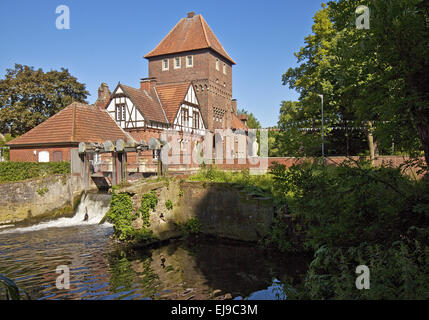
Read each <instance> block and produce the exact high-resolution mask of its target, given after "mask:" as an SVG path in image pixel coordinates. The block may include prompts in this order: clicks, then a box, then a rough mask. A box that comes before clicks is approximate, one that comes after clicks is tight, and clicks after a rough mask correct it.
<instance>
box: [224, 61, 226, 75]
mask: <svg viewBox="0 0 429 320" xmlns="http://www.w3.org/2000/svg"><path fill="white" fill-rule="evenodd" d="M223 74H226V63H224V64H223Z"/></svg>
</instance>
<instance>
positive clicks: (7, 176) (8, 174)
mask: <svg viewBox="0 0 429 320" xmlns="http://www.w3.org/2000/svg"><path fill="white" fill-rule="evenodd" d="M68 173H70V162H67V161H62V162H43V163H40V162H0V183H2V182H14V181H21V180H27V179H32V178H40V177H45V176H49V175H55V174H68Z"/></svg>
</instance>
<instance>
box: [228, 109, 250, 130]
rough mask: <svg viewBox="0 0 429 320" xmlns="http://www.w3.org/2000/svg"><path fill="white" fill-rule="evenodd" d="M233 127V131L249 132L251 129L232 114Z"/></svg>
mask: <svg viewBox="0 0 429 320" xmlns="http://www.w3.org/2000/svg"><path fill="white" fill-rule="evenodd" d="M231 127H232V128H233V129H241V130H244V131H247V130H249V128H248V127H247V126H246V125H245V124H244V123H243V121H241V120H240V119H239V118H238V117H237V116H236V115H235V114H234V113H233V114H232V123H231Z"/></svg>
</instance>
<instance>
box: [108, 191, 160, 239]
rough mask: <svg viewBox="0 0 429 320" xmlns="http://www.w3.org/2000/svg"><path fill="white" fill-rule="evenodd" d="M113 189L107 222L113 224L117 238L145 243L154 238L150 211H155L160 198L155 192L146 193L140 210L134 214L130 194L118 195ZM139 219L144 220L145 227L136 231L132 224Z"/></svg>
mask: <svg viewBox="0 0 429 320" xmlns="http://www.w3.org/2000/svg"><path fill="white" fill-rule="evenodd" d="M116 189H117V188H113V190H112V191H113V193H112V199H111V200H110V209H109V211H108V212H107V215H106V216H107V221H109V222H110V223H112V224H113V227H114V229H115V233H114V234H115V237H116V238H118V239H119V240H134V241H143V240H149V239H151V238H152V231H150V230H148V229H147V228H148V227H150V219H149V218H150V210H151V209H155V207H156V204H157V203H158V197H157V196H156V194H155V192H154V191H152V192H150V193H146V194H144V195H143V196H142V201H141V205H140V208H139V209H138V210H137V212H134V207H133V202H132V200H131V196H130V195H129V194H128V193H116ZM138 217H141V218H142V221H143V227H142V228H141V229H140V230H137V229H134V228H133V226H132V223H133V221H134V220H136V219H137V218H138Z"/></svg>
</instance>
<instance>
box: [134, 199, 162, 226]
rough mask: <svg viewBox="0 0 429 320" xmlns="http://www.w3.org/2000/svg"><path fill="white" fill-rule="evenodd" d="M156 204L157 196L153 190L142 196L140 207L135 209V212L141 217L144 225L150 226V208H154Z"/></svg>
mask: <svg viewBox="0 0 429 320" xmlns="http://www.w3.org/2000/svg"><path fill="white" fill-rule="evenodd" d="M157 204H158V197H157V195H156V193H155V191H152V192H150V193H146V194H144V195H143V196H142V201H141V204H140V208H139V210H138V211H137V214H138V215H139V216H140V217H141V218H142V220H143V226H144V227H149V226H150V220H149V217H150V210H154V209H155V207H156V205H157Z"/></svg>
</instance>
